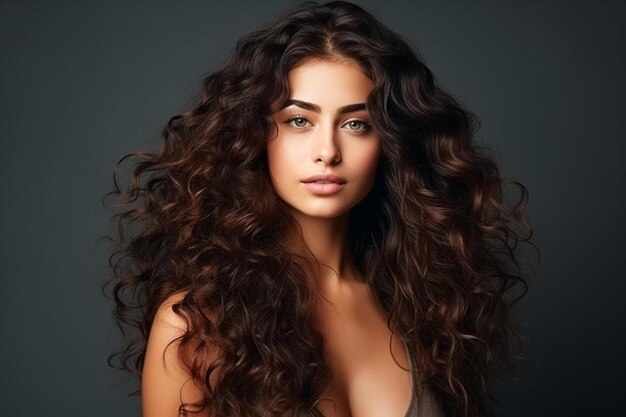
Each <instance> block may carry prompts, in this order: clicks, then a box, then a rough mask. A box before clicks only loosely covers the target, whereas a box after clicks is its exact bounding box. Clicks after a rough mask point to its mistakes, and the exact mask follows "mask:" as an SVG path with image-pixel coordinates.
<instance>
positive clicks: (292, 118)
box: [287, 115, 372, 133]
mask: <svg viewBox="0 0 626 417" xmlns="http://www.w3.org/2000/svg"><path fill="white" fill-rule="evenodd" d="M298 119H304V120H306V121H307V122H309V123H311V122H310V121H309V119H307V118H306V117H304V116H302V115H295V116H292V117H290V118H289V119H287V123H289V124H291V122H293V121H294V120H298ZM352 122H359V123H361V125H362V126H363V128H362V129H350V130H352V131H353V132H361V133H363V132H367V131H369V130H370V129H371V127H372V125H371V124H369V123H368V122H366V121H365V120H359V119H355V120H350V121H349V122H347V123H346V124H348V123H352ZM291 127H293V128H294V129H297V130H303V129H306V127H298V126H294V125H291Z"/></svg>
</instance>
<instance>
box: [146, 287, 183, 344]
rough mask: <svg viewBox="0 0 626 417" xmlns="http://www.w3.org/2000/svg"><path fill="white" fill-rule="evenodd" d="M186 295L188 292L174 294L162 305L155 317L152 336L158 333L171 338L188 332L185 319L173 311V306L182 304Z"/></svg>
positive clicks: (151, 331)
mask: <svg viewBox="0 0 626 417" xmlns="http://www.w3.org/2000/svg"><path fill="white" fill-rule="evenodd" d="M186 294H187V291H180V292H177V293H174V294H172V295H170V296H169V297H168V298H167V299H166V300H165V301H164V302H163V303H161V305H160V306H159V308H158V310H157V312H156V314H155V316H154V321H153V323H152V329H151V330H150V335H152V334H153V332H155V331H157V332H159V333H166V334H169V335H170V336H174V335H178V336H180V335H182V334H184V333H185V332H186V331H187V322H186V321H185V319H184V317H182V316H181V315H180V314H178V313H176V312H175V311H174V310H173V305H174V304H177V303H179V302H181V301H182V300H183V298H184V297H185V295H186Z"/></svg>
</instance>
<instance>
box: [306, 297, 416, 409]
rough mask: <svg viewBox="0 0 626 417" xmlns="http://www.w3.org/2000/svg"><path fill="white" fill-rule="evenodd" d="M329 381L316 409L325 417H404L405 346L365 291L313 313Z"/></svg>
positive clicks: (407, 396)
mask: <svg viewBox="0 0 626 417" xmlns="http://www.w3.org/2000/svg"><path fill="white" fill-rule="evenodd" d="M319 326H320V330H321V331H322V333H323V334H324V336H325V339H326V345H325V355H326V359H327V361H328V364H329V366H330V367H331V369H332V370H333V379H332V380H331V381H330V383H329V385H328V386H327V387H326V388H325V389H324V390H323V392H322V394H321V395H320V398H319V399H318V402H317V405H316V408H317V410H319V411H320V412H321V413H322V414H324V416H326V417H379V416H388V417H405V415H406V413H407V410H408V409H409V405H410V403H411V400H412V397H413V388H412V376H411V372H410V369H411V362H410V359H409V357H408V352H407V349H406V346H405V344H404V343H403V341H402V340H400V339H399V338H398V336H397V335H393V334H392V332H391V331H390V330H389V328H388V327H387V317H386V315H385V313H384V312H383V311H382V309H380V308H379V307H378V304H377V303H376V302H375V300H374V298H373V297H372V296H371V294H370V292H369V291H368V289H367V288H364V287H357V288H352V289H351V290H350V291H349V292H348V293H344V294H343V295H342V296H341V297H339V296H338V297H337V298H336V299H331V300H329V301H327V302H325V304H323V307H322V308H321V309H320V311H319Z"/></svg>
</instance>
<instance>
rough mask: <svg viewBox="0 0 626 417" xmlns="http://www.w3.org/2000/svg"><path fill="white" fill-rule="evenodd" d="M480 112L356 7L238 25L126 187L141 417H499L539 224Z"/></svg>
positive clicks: (120, 303) (123, 270)
mask: <svg viewBox="0 0 626 417" xmlns="http://www.w3.org/2000/svg"><path fill="white" fill-rule="evenodd" d="M476 124H477V123H476V121H475V118H474V116H473V115H472V114H471V113H469V112H468V111H466V110H464V109H463V108H462V107H461V106H460V105H459V104H458V103H457V102H456V101H455V100H454V99H453V98H452V97H451V96H450V95H449V94H448V93H446V92H445V91H443V90H442V89H441V88H440V87H438V86H437V83H436V82H435V79H434V77H433V75H432V73H431V72H430V70H429V69H428V68H427V67H426V66H425V65H424V63H423V62H422V61H421V60H420V59H419V57H418V55H417V54H416V52H415V51H413V50H412V49H411V48H410V47H409V46H408V45H407V44H406V43H405V42H404V41H403V40H402V39H401V37H400V36H399V35H397V34H395V33H394V32H392V31H390V30H389V29H388V28H386V27H385V26H383V24H381V23H380V22H379V21H378V20H377V19H376V18H374V17H373V16H372V15H370V14H369V13H367V12H366V11H364V10H363V9H361V8H360V7H358V6H355V5H353V4H350V3H346V2H331V3H327V4H323V5H319V4H316V3H312V2H307V3H304V4H302V5H301V6H299V7H297V8H295V9H293V10H291V11H289V12H288V13H286V14H284V15H283V16H281V17H280V18H279V19H278V20H277V21H276V22H274V23H272V24H271V25H268V26H266V27H264V28H262V29H260V30H257V31H255V32H253V33H250V34H248V35H246V36H244V37H243V38H242V39H241V40H240V41H239V42H238V43H237V45H236V48H235V50H234V52H233V54H232V55H231V56H230V57H229V59H228V60H227V62H226V63H225V64H224V66H223V67H221V68H220V69H218V70H217V71H216V72H215V73H213V74H211V75H210V76H208V77H207V78H206V79H205V80H204V83H203V89H202V94H201V96H200V97H199V98H198V101H197V103H196V104H195V106H193V108H191V109H190V110H188V111H186V112H183V113H181V114H179V115H176V116H174V117H173V118H172V119H171V120H170V121H169V123H168V125H167V127H166V129H164V132H163V145H162V147H161V149H160V150H159V152H158V153H140V152H136V153H134V154H131V155H130V156H134V157H136V158H137V159H138V162H137V165H136V166H135V169H134V172H133V175H132V182H131V184H130V185H129V186H128V188H127V189H125V190H122V189H121V188H120V187H119V186H118V185H117V181H116V190H115V193H117V194H119V195H121V197H122V199H121V204H122V206H123V207H126V208H124V209H123V210H122V211H121V212H120V213H119V214H118V216H119V222H120V223H119V226H120V228H119V230H120V237H119V242H118V244H119V246H118V248H117V251H116V252H115V254H114V255H113V257H112V266H113V269H114V271H115V275H116V278H115V280H116V282H115V286H114V290H113V295H114V297H115V301H116V303H117V307H116V311H115V313H116V317H117V319H118V320H119V322H120V324H121V325H122V326H127V327H129V328H131V329H137V330H139V332H138V337H137V339H134V340H131V341H130V342H129V344H128V345H127V347H126V348H125V349H124V350H122V351H121V352H119V353H118V354H117V355H113V356H112V358H111V359H114V358H118V359H119V360H120V364H121V367H122V368H124V369H127V370H131V371H135V372H136V373H137V375H138V376H139V377H140V378H141V394H142V408H143V415H144V417H161V416H163V417H164V416H174V415H178V414H192V413H198V414H199V415H205V416H207V415H208V416H248V415H250V416H252V415H258V416H282V415H300V416H304V415H312V416H313V415H317V416H319V415H324V416H339V417H343V416H359V417H361V416H381V415H389V416H399V417H402V416H406V417H408V416H418V415H419V416H444V415H445V416H489V415H493V409H492V404H491V402H492V401H493V398H492V395H491V382H492V379H493V378H494V377H497V376H503V375H506V374H507V372H508V371H510V363H511V358H512V355H513V354H514V352H515V350H516V349H517V348H518V347H519V345H520V341H521V340H522V338H521V336H520V335H519V333H518V332H517V330H516V329H515V326H514V325H513V323H512V316H511V313H510V311H511V307H512V305H513V304H515V302H517V301H518V300H519V298H520V297H521V296H519V297H517V298H516V299H514V300H513V302H510V301H507V299H506V297H505V295H506V294H505V293H507V291H508V290H509V289H510V288H511V287H512V286H514V284H516V283H519V284H521V285H522V287H523V293H522V295H523V294H524V293H525V292H526V282H525V281H524V279H523V278H521V277H520V276H519V275H518V274H516V273H515V271H513V266H514V265H517V261H516V254H515V251H514V249H515V247H516V245H517V243H518V242H519V241H524V240H526V241H527V240H528V239H529V238H530V234H531V233H529V234H528V236H527V237H526V238H521V237H520V236H519V235H518V234H517V233H516V232H515V231H514V226H516V225H522V226H526V227H527V229H528V230H529V231H532V229H531V228H530V225H529V224H528V222H527V221H526V218H525V216H524V215H523V213H522V208H523V206H524V203H525V200H526V195H527V194H526V189H525V187H524V186H523V185H522V184H519V183H518V182H516V181H509V182H510V183H512V184H514V185H516V186H518V187H519V188H520V189H521V191H522V194H521V195H522V197H521V198H520V201H519V202H518V204H517V205H515V206H510V205H507V204H506V203H505V201H504V200H503V197H502V196H503V194H502V191H503V185H504V184H505V182H506V181H505V179H503V178H500V176H499V170H498V168H497V166H496V164H495V163H494V161H493V160H492V159H491V158H490V157H489V156H488V155H487V153H486V151H485V150H483V149H481V148H479V147H478V146H477V145H476V144H475V143H474V142H473V139H472V138H473V135H474V133H475V130H476ZM124 159H125V158H123V159H122V161H123V160H124ZM122 161H120V163H122ZM114 178H115V175H114Z"/></svg>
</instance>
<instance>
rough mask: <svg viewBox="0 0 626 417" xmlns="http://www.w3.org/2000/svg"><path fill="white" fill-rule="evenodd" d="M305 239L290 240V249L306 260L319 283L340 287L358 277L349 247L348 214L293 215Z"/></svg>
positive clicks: (308, 267)
mask: <svg viewBox="0 0 626 417" xmlns="http://www.w3.org/2000/svg"><path fill="white" fill-rule="evenodd" d="M294 218H295V219H296V221H297V223H298V225H299V226H300V229H301V231H302V240H299V239H294V237H293V236H291V237H289V238H288V242H289V247H290V248H291V250H293V251H294V252H295V254H296V255H298V256H301V257H302V258H304V260H305V261H307V263H308V265H307V269H306V270H308V271H310V272H313V275H315V276H316V277H317V279H316V280H315V281H316V284H317V285H318V286H319V285H320V284H322V285H324V286H328V285H340V284H341V283H343V282H346V281H349V280H353V279H354V278H355V275H356V274H355V271H356V267H355V265H354V260H353V259H352V253H351V251H350V247H349V244H348V213H346V214H344V215H342V216H339V217H335V218H320V217H310V216H306V215H303V214H301V213H296V214H294ZM318 263H319V265H318Z"/></svg>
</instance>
